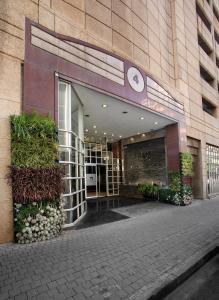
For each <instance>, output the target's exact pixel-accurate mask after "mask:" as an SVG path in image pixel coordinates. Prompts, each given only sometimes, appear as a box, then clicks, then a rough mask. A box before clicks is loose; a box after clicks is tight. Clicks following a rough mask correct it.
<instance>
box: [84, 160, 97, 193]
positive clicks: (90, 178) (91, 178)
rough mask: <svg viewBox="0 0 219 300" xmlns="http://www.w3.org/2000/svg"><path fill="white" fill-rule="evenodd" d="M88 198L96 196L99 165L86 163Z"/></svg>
mask: <svg viewBox="0 0 219 300" xmlns="http://www.w3.org/2000/svg"><path fill="white" fill-rule="evenodd" d="M85 170H86V177H85V178H86V198H96V197H97V196H98V193H97V165H96V164H86V165H85Z"/></svg>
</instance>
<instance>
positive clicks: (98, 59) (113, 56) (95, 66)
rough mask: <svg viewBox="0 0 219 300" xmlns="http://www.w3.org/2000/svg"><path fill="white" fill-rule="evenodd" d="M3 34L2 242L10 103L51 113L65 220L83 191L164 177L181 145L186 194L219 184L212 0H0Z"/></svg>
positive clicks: (4, 237) (82, 202)
mask: <svg viewBox="0 0 219 300" xmlns="http://www.w3.org/2000/svg"><path fill="white" fill-rule="evenodd" d="M0 34H1V45H0V66H1V73H0V82H1V85H0V86H1V89H0V101H1V102H0V103H1V110H0V141H1V143H0V145H1V146H0V190H1V196H0V242H8V241H11V240H13V201H12V195H11V190H10V187H9V186H8V183H7V179H6V174H7V167H8V165H10V126H9V116H10V115H12V114H20V113H21V112H30V111H33V110H34V111H38V112H40V113H43V114H50V115H51V116H52V117H53V118H54V119H55V120H56V121H57V124H58V126H59V144H60V158H59V159H60V163H61V164H63V165H64V166H65V170H66V176H65V183H66V191H65V194H64V196H63V199H64V201H65V214H66V224H65V226H71V225H72V224H74V222H76V221H78V220H79V219H80V218H81V217H83V215H84V213H85V212H86V198H89V197H94V196H98V195H100V194H101V193H102V194H104V195H107V196H110V195H116V194H118V193H119V186H120V185H121V184H122V185H123V186H128V185H136V184H137V183H140V182H143V181H145V180H146V181H153V182H156V183H158V184H164V185H165V184H167V183H168V182H167V173H168V172H169V171H172V170H177V169H178V168H179V153H180V152H184V151H189V152H191V153H192V155H193V158H194V178H193V194H194V196H195V197H197V198H206V197H208V196H209V195H210V196H211V195H214V194H216V193H218V192H219V169H218V165H219V135H218V131H219V122H218V121H219V112H218V103H219V102H218V100H219V98H218V91H219V70H218V68H219V2H218V0H197V1H195V0H192V1H188V0H184V1H182V0H162V1H158V0H25V1H19V0H17V1H13V0H2V1H1V6H0ZM136 162H137V163H136Z"/></svg>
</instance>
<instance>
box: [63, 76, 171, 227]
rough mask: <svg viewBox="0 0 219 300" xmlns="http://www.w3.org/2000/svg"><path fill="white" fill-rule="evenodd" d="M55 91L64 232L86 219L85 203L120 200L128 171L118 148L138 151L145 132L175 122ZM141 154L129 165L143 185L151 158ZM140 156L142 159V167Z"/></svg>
mask: <svg viewBox="0 0 219 300" xmlns="http://www.w3.org/2000/svg"><path fill="white" fill-rule="evenodd" d="M58 92H59V108H58V122H59V162H60V164H62V165H63V168H64V170H65V176H64V178H63V180H64V183H65V187H66V188H65V191H64V193H63V195H62V199H63V204H64V214H65V225H64V227H68V226H72V225H75V224H76V222H78V221H79V220H80V219H81V218H82V217H83V216H84V215H85V214H86V212H87V201H86V199H89V198H98V197H109V196H115V195H116V196H117V195H119V191H120V184H121V181H122V182H123V183H124V178H125V177H124V172H125V170H124V166H125V167H126V171H127V169H128V168H127V164H125V163H124V159H125V160H127V158H126V157H125V156H124V151H123V146H124V145H127V144H130V143H131V144H136V147H137V149H138V148H139V144H137V143H139V142H140V141H141V140H142V139H143V140H144V139H145V132H149V131H150V132H156V131H157V130H158V129H162V128H165V127H166V126H167V125H170V124H172V123H173V122H174V121H172V120H169V119H167V118H164V117H162V116H160V115H155V114H153V113H152V112H149V111H147V110H143V109H142V108H141V107H138V106H133V105H131V104H129V103H126V102H123V101H120V100H118V99H115V98H113V97H112V96H109V95H105V94H102V93H100V92H97V91H95V90H92V89H90V88H87V87H84V86H81V85H78V84H71V83H68V82H65V81H62V80H60V81H59V91H58ZM160 134H161V135H162V137H163V135H164V133H163V132H161V133H160ZM133 147H134V146H133ZM152 150H153V149H152ZM152 150H151V151H152ZM145 152H147V151H146V150H145V148H144V147H143V148H142V150H141V153H140V154H139V155H137V154H138V151H133V159H132V163H131V164H130V168H131V166H132V167H133V169H135V170H134V171H133V170H131V171H130V172H131V174H132V175H133V176H135V177H136V176H137V175H138V177H139V176H140V175H142V176H143V177H144V178H143V179H142V180H145V178H146V177H145V174H143V173H144V172H143V170H144V169H146V167H147V166H146V162H145V160H146V161H147V163H148V164H149V163H150V162H151V158H152V154H150V153H145ZM139 157H140V158H145V159H144V161H142V164H144V165H142V167H141V168H139ZM157 161H158V159H157ZM159 161H160V160H159ZM135 166H137V167H136V168H135ZM147 169H148V168H147ZM158 171H159V172H160V169H159V168H157V172H158ZM137 173H138V174H137ZM136 174H137V175H136ZM150 178H152V175H151V176H150ZM150 178H149V179H150ZM149 179H148V180H149ZM138 181H139V180H136V182H135V184H137V183H138ZM162 181H163V180H162Z"/></svg>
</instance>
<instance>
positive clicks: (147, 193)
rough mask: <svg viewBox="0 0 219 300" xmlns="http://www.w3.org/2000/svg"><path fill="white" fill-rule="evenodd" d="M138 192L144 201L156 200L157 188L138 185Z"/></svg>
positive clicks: (150, 184) (149, 185) (145, 184)
mask: <svg viewBox="0 0 219 300" xmlns="http://www.w3.org/2000/svg"><path fill="white" fill-rule="evenodd" d="M138 191H139V192H140V193H142V194H143V196H144V198H145V200H149V199H150V200H156V199H158V191H159V187H158V186H157V185H155V184H152V183H144V184H139V186H138Z"/></svg>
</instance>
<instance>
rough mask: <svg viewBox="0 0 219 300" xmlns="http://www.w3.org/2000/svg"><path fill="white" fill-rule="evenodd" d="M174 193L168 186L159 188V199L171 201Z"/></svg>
mask: <svg viewBox="0 0 219 300" xmlns="http://www.w3.org/2000/svg"><path fill="white" fill-rule="evenodd" d="M174 195H175V193H174V192H173V191H172V190H171V189H170V188H160V189H159V201H161V202H166V203H172V202H173V197H174Z"/></svg>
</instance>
